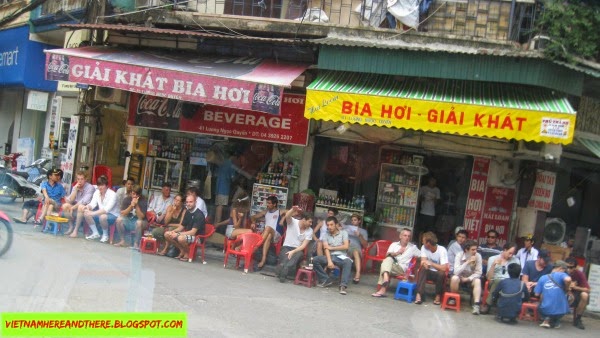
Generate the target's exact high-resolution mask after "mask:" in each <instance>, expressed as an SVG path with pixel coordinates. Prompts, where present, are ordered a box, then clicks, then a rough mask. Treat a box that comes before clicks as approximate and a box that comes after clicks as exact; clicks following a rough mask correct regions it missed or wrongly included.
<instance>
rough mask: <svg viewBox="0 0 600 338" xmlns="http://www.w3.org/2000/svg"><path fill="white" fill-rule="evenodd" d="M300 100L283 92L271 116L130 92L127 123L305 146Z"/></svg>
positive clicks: (296, 96)
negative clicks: (278, 111) (279, 112)
mask: <svg viewBox="0 0 600 338" xmlns="http://www.w3.org/2000/svg"><path fill="white" fill-rule="evenodd" d="M304 102H305V96H304V95H299V94H288V93H284V95H283V100H282V102H281V114H280V115H271V114H265V113H260V112H256V111H251V110H240V109H234V108H228V107H222V106H212V105H202V104H197V103H191V102H184V101H177V100H172V99H166V98H162V97H156V96H149V95H139V94H136V93H131V95H130V104H129V119H128V121H127V123H128V124H129V125H131V126H136V127H143V128H151V129H166V130H178V131H182V132H190V133H199V134H206V135H215V136H223V137H235V138H242V139H249V140H258V141H267V142H275V143H286V144H293V145H301V146H305V145H306V143H307V141H308V124H309V120H308V119H306V118H305V117H304Z"/></svg>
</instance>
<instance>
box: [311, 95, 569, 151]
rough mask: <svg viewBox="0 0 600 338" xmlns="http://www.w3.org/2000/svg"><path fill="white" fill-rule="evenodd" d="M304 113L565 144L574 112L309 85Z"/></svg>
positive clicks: (329, 118) (330, 118)
mask: <svg viewBox="0 0 600 338" xmlns="http://www.w3.org/2000/svg"><path fill="white" fill-rule="evenodd" d="M304 117H306V118H308V119H315V120H325V121H336V122H343V123H358V124H365V125H371V126H380V127H396V128H403V129H415V130H423V131H431V132H440V133H454V134H460V135H469V136H480V137H495V138H503V139H516V140H524V141H535V142H546V143H558V144H569V143H571V142H573V134H574V132H575V114H566V113H552V112H542V111H535V110H523V109H514V108H507V107H493V106H481V105H471V104H463V103H448V102H439V101H428V100H417V99H405V98H396V97H385V96H374V95H363V94H350V93H342V92H329V91H316V90H309V91H308V92H307V95H306V106H305V110H304Z"/></svg>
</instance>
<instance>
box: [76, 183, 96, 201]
mask: <svg viewBox="0 0 600 338" xmlns="http://www.w3.org/2000/svg"><path fill="white" fill-rule="evenodd" d="M95 191H96V189H95V188H94V186H93V185H91V184H89V183H86V184H84V185H83V196H81V199H80V200H79V202H78V203H79V204H81V205H88V204H90V202H91V201H92V198H93V197H94V192H95Z"/></svg>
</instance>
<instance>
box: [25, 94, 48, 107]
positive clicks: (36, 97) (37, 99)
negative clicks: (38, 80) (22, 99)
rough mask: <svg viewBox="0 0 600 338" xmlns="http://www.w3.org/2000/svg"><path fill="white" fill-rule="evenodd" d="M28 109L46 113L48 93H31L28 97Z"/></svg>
mask: <svg viewBox="0 0 600 338" xmlns="http://www.w3.org/2000/svg"><path fill="white" fill-rule="evenodd" d="M27 109H31V110H39V111H46V109H48V93H46V92H38V91H35V90H31V91H29V94H28V95H27Z"/></svg>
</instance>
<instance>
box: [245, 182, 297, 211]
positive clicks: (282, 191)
mask: <svg viewBox="0 0 600 338" xmlns="http://www.w3.org/2000/svg"><path fill="white" fill-rule="evenodd" d="M269 196H275V197H277V200H278V201H279V204H278V206H277V207H278V208H279V209H285V208H286V207H287V196H288V189H287V188H285V187H277V186H273V185H267V184H259V183H254V185H253V186H252V201H251V203H250V213H251V214H252V215H254V214H256V213H258V212H261V211H263V210H265V209H266V208H267V198H268V197H269Z"/></svg>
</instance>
